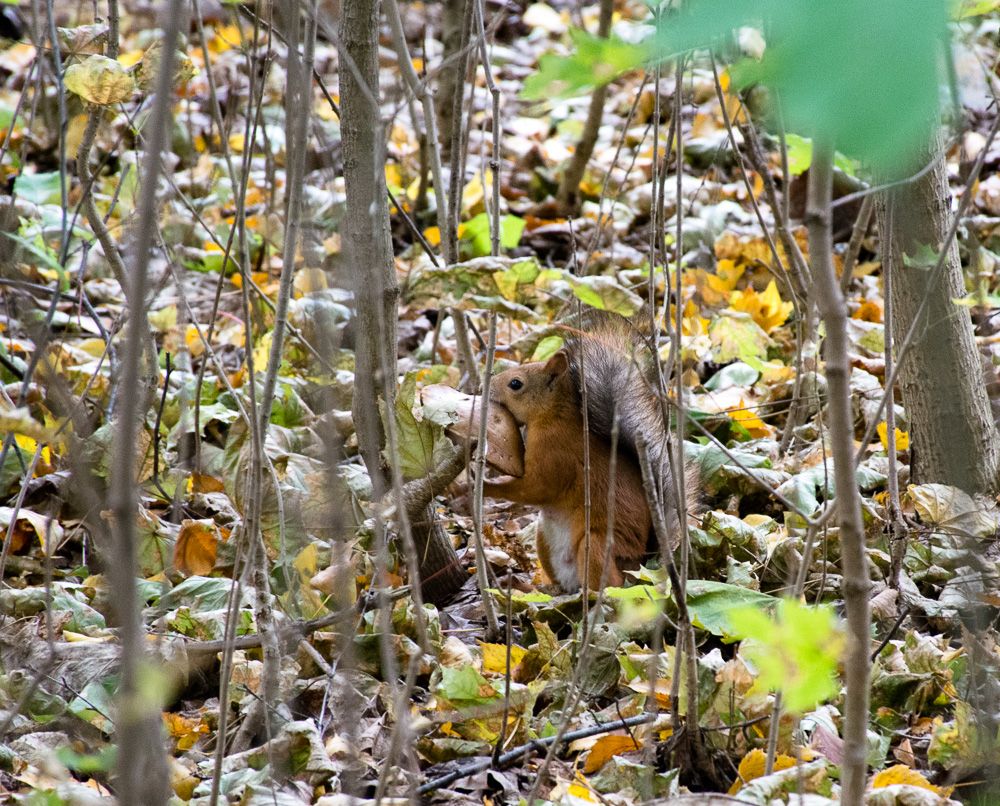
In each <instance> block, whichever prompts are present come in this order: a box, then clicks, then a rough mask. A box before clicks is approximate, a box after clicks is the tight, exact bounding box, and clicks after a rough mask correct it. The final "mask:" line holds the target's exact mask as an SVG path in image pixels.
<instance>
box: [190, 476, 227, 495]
mask: <svg viewBox="0 0 1000 806" xmlns="http://www.w3.org/2000/svg"><path fill="white" fill-rule="evenodd" d="M189 484H190V491H191V492H192V493H222V492H225V491H226V485H225V484H224V483H223V482H222V480H221V479H217V478H215V476H206V475H205V474H204V473H192V474H191V479H190V481H189Z"/></svg>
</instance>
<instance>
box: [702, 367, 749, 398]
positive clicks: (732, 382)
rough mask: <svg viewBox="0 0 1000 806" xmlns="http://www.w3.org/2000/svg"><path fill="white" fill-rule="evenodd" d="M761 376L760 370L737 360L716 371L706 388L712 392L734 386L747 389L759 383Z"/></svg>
mask: <svg viewBox="0 0 1000 806" xmlns="http://www.w3.org/2000/svg"><path fill="white" fill-rule="evenodd" d="M759 377H760V371H759V370H757V369H755V368H754V367H751V366H750V365H749V364H745V363H743V362H742V361H737V362H735V363H733V364H729V365H728V366H725V367H723V368H722V369H720V370H719V371H718V372H716V373H715V374H714V375H713V376H712V377H711V378H709V379H708V382H707V383H706V384H705V388H706V389H708V390H710V391H712V392H721V391H722V390H723V389H729V388H730V387H733V386H735V387H737V388H738V389H747V388H749V387H751V386H753V385H754V384H755V383H757V379H758V378H759Z"/></svg>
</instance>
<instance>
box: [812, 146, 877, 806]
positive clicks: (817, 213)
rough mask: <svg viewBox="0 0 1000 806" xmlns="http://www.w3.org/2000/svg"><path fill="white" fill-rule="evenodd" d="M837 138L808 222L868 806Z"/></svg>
mask: <svg viewBox="0 0 1000 806" xmlns="http://www.w3.org/2000/svg"><path fill="white" fill-rule="evenodd" d="M833 153H834V151H833V144H832V143H830V142H829V140H827V139H826V138H822V137H817V138H816V139H815V140H814V142H813V158H812V165H811V167H810V169H809V198H808V202H807V208H806V225H807V227H808V229H809V258H810V261H811V263H812V276H813V281H814V282H815V284H816V286H815V291H816V301H817V303H818V306H819V309H820V315H821V316H822V317H823V324H824V325H826V343H825V345H824V351H823V352H824V360H825V366H826V382H827V387H828V389H829V393H830V402H829V404H828V411H829V415H830V436H831V440H832V443H833V445H832V453H833V472H834V480H835V484H836V490H837V516H838V522H839V525H840V563H841V571H842V573H843V579H844V581H843V595H844V609H845V611H846V616H847V627H848V634H847V652H846V654H845V657H844V680H845V683H846V689H847V693H846V697H845V698H844V700H845V703H844V760H843V762H842V763H841V765H840V769H841V773H842V779H841V780H842V782H843V784H842V789H841V803H843V804H845V805H846V806H860V804H861V803H862V802H863V801H864V791H865V784H866V782H867V769H868V767H867V763H866V760H865V759H866V756H867V752H868V742H867V731H868V703H869V686H868V683H869V671H870V668H871V662H870V660H869V653H870V651H871V647H870V644H871V640H870V635H871V608H870V605H869V601H868V598H869V595H870V584H869V580H868V564H867V560H866V557H865V533H864V526H863V524H862V521H861V494H860V493H859V492H858V484H857V480H856V478H855V475H854V420H853V417H852V414H851V387H850V378H851V362H850V358H849V356H848V341H847V306H846V304H845V303H844V295H843V293H842V292H841V290H840V286H839V284H838V282H837V277H836V274H835V272H834V268H833V234H832V226H831V224H832V213H831V209H830V200H831V195H832V189H833Z"/></svg>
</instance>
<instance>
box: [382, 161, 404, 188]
mask: <svg viewBox="0 0 1000 806" xmlns="http://www.w3.org/2000/svg"><path fill="white" fill-rule="evenodd" d="M385 183H386V185H388V186H389V190H391V191H393V193H395V192H396V191H398V190H399V189H400V188H402V187H403V172H402V171H401V170H400V169H399V166H398V165H397V164H396V163H394V162H387V163H386V164H385Z"/></svg>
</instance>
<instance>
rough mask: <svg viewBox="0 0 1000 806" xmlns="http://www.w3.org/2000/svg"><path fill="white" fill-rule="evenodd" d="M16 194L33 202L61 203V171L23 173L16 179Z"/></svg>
mask: <svg viewBox="0 0 1000 806" xmlns="http://www.w3.org/2000/svg"><path fill="white" fill-rule="evenodd" d="M14 195H15V196H20V197H21V198H23V199H27V200H28V201H30V202H32V203H33V204H61V203H62V191H61V189H60V183H59V172H58V171H49V172H47V173H37V174H21V175H20V176H18V177H17V178H16V179H15V180H14Z"/></svg>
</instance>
